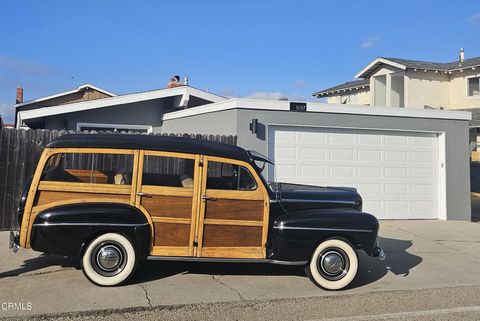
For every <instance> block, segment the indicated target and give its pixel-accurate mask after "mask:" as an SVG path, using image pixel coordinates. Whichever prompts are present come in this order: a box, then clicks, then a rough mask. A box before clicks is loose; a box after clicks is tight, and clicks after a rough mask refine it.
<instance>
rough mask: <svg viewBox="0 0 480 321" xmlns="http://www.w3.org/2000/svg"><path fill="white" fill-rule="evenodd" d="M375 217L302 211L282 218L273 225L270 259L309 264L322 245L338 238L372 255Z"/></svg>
mask: <svg viewBox="0 0 480 321" xmlns="http://www.w3.org/2000/svg"><path fill="white" fill-rule="evenodd" d="M378 228H379V224H378V220H377V219H376V218H375V216H373V215H371V214H368V213H363V212H356V211H326V212H324V211H303V212H295V213H289V214H285V215H282V216H280V217H278V218H277V219H276V220H275V222H274V223H273V227H272V230H271V232H272V239H271V241H272V247H271V252H270V255H269V258H270V259H272V260H279V261H308V260H310V257H311V255H312V253H313V251H314V249H315V248H316V247H317V246H318V244H320V243H321V242H322V241H324V240H326V239H328V238H331V237H339V238H344V239H346V240H348V241H349V242H350V243H351V244H352V245H353V246H354V247H355V248H357V249H363V250H364V251H365V252H366V253H367V254H368V255H374V250H375V244H376V239H377V233H378Z"/></svg>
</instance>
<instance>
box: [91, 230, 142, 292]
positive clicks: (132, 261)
mask: <svg viewBox="0 0 480 321" xmlns="http://www.w3.org/2000/svg"><path fill="white" fill-rule="evenodd" d="M136 263H137V259H136V256H135V249H134V248H133V245H132V243H131V242H130V241H129V240H128V239H127V238H126V237H125V236H123V235H120V234H117V233H106V234H103V235H100V236H99V237H97V238H96V239H94V240H93V241H92V242H90V244H89V245H88V247H87V249H86V250H85V253H84V254H83V257H82V270H83V273H84V274H85V276H86V277H87V279H89V280H90V281H91V282H92V283H94V284H96V285H101V286H114V285H120V284H122V283H124V282H126V281H127V280H128V279H129V278H130V276H132V274H133V272H134V270H135V267H136Z"/></svg>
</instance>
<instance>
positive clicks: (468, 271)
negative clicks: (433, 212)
mask: <svg viewBox="0 0 480 321" xmlns="http://www.w3.org/2000/svg"><path fill="white" fill-rule="evenodd" d="M380 236H381V238H380V243H381V246H382V247H383V248H384V249H385V250H386V254H387V259H386V260H385V261H378V260H377V259H373V258H370V257H367V256H366V255H360V268H359V272H358V275H357V278H356V279H355V280H354V281H353V284H352V285H351V286H350V287H349V288H348V289H346V290H344V291H339V292H331V291H325V290H322V289H319V288H317V287H316V286H314V285H313V284H312V283H311V282H310V281H309V280H308V278H306V277H305V274H304V271H303V268H300V267H286V266H274V265H266V264H217V263H208V264H207V263H175V262H145V263H144V264H142V265H141V266H140V267H139V268H138V270H137V272H136V275H135V276H134V277H133V279H132V280H131V281H130V282H129V283H128V284H127V285H124V286H121V287H114V288H101V287H97V286H94V285H93V284H91V283H90V282H88V281H87V279H86V278H85V277H84V276H83V274H82V272H81V271H80V270H78V269H77V262H76V261H75V260H73V259H68V258H63V257H59V256H45V255H42V254H40V253H36V252H33V251H31V250H23V249H21V250H20V251H19V252H18V253H17V254H14V253H12V252H10V251H9V250H8V233H6V232H2V233H0V257H1V260H0V303H2V309H0V318H1V317H7V316H19V315H31V314H42V313H60V312H74V311H91V310H98V309H120V308H128V307H149V306H162V305H177V304H190V303H216V302H240V301H248V300H270V299H285V298H306V297H326V296H329V297H332V296H339V295H345V294H347V295H348V294H358V293H373V292H382V291H385V292H386V291H412V290H420V289H434V288H452V287H462V286H466V287H467V286H480V223H468V222H445V221H382V222H381V230H380ZM479 301H480V300H479ZM4 303H17V308H15V309H14V308H7V309H4V308H3V307H4V306H5V305H4ZM18 304H23V305H22V306H19V305H18ZM5 307H6V306H5Z"/></svg>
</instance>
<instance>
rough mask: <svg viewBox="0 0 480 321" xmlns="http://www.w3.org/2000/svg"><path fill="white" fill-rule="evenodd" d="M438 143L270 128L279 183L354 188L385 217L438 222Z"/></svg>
mask: <svg viewBox="0 0 480 321" xmlns="http://www.w3.org/2000/svg"><path fill="white" fill-rule="evenodd" d="M437 145H438V141H437V136H436V134H431V133H427V134H425V133H407V132H393V131H374V130H348V129H345V130H344V129H326V128H304V127H282V126H274V127H269V156H270V157H271V158H273V160H274V161H275V163H276V164H277V179H278V180H279V181H285V182H290V183H304V184H310V185H320V186H344V187H355V188H357V189H358V191H359V193H360V194H361V195H362V198H363V200H364V207H363V208H364V210H365V211H367V212H371V213H372V214H374V215H376V216H377V217H379V218H385V219H387V218H392V219H393V218H438V216H439V213H438V208H439V204H438V202H439V200H438V195H439V193H438V189H439V187H438V168H439V159H438V157H439V156H438V146H437ZM271 173H272V171H269V174H271Z"/></svg>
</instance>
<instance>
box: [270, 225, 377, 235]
mask: <svg viewBox="0 0 480 321" xmlns="http://www.w3.org/2000/svg"><path fill="white" fill-rule="evenodd" d="M273 228H274V229H277V230H308V231H340V232H363V233H371V232H373V230H361V229H351V228H331V227H301V226H274V227H273Z"/></svg>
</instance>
